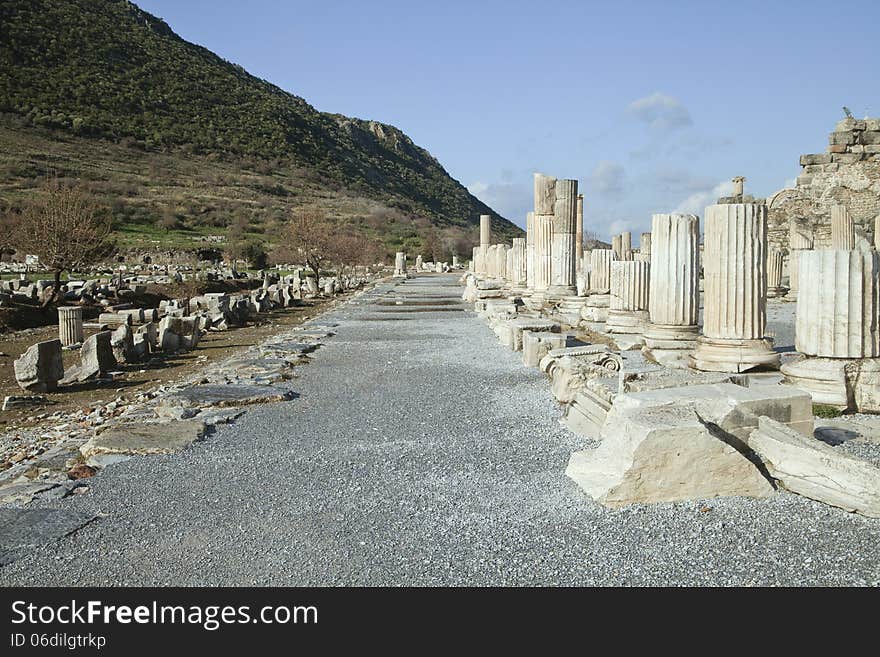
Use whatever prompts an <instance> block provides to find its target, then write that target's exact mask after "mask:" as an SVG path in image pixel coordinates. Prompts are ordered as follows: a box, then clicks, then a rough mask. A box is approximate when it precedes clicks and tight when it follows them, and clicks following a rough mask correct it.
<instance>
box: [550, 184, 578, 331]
mask: <svg viewBox="0 0 880 657" xmlns="http://www.w3.org/2000/svg"><path fill="white" fill-rule="evenodd" d="M554 208H555V209H554V212H553V236H552V243H551V247H550V252H551V255H552V258H551V281H550V291H549V293H550V294H551V295H552V296H553V297H554V298H556V299H560V300H561V299H563V298H564V297H574V298H575V299H579V297H577V286H576V285H575V272H576V268H577V261H576V259H575V258H576V252H577V249H576V247H575V235H576V233H577V180H557V181H556V202H555V204H554ZM577 303H578V305H577V308H576V309H573V310H575V316H578V317H579V315H580V305H581V304H582V303H583V302H582V301H578V302H577Z"/></svg>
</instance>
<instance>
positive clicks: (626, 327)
mask: <svg viewBox="0 0 880 657" xmlns="http://www.w3.org/2000/svg"><path fill="white" fill-rule="evenodd" d="M648 321H649V316H648V311H646V310H614V309H609V310H608V322H607V323H606V325H605V332H606V333H608V334H609V335H610V336H611V337H612V338H613V339H614V342H616V343H617V348H618V349H620V350H621V351H628V350H630V349H634V348H635V347H640V346H641V345H643V344H645V338H644V337H643V335H642V334H643V333H644V331H645V327H646V326H647V325H648Z"/></svg>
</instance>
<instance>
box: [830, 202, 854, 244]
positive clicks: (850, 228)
mask: <svg viewBox="0 0 880 657" xmlns="http://www.w3.org/2000/svg"><path fill="white" fill-rule="evenodd" d="M855 246H856V227H855V224H854V223H853V220H852V217H850V216H849V211H848V210H847V209H846V206H845V205H832V206H831V248H832V249H840V250H844V251H849V250H850V249H854V248H855Z"/></svg>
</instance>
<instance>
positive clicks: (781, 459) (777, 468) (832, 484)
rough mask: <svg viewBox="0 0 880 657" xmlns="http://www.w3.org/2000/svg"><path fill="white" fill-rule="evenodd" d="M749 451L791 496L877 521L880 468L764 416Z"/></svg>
mask: <svg viewBox="0 0 880 657" xmlns="http://www.w3.org/2000/svg"><path fill="white" fill-rule="evenodd" d="M749 447H750V448H752V449H753V450H754V451H755V452H756V453H757V454H758V456H759V457H760V458H761V460H762V461H763V463H764V465H765V467H766V468H767V471H768V472H769V473H770V476H771V477H773V478H774V479H776V480H777V481H779V482H780V483H781V484H782V486H784V487H785V488H786V489H788V490H790V491H792V492H793V493H797V494H799V495H803V496H804V497H809V498H810V499H813V500H816V501H818V502H823V503H825V504H830V505H831V506H836V507H839V508H841V509H846V510H847V511H855V512H856V513H860V514H862V515H865V516H869V517H871V518H880V468H877V467H876V466H874V465H872V464H870V463H868V462H866V461H863V460H861V459H857V458H855V457H852V456H849V455H847V454H843V453H841V452H840V451H838V450H835V449H834V448H832V447H829V446H828V445H826V444H824V443H823V442H821V441H819V440H816V439H815V438H809V437H807V436H804V435H803V434H800V433H798V432H797V431H794V430H792V429H791V428H790V427H787V426H786V425H784V424H782V423H780V422H777V421H775V420H772V419H770V418H764V417H762V418H760V420H759V422H758V429H757V431H754V432H753V433H752V434H751V436H750V437H749Z"/></svg>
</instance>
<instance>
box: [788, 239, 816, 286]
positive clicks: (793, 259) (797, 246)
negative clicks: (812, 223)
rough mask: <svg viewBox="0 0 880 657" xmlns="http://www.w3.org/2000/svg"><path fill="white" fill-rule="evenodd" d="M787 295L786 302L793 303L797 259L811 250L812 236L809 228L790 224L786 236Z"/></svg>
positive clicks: (796, 279)
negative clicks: (787, 247)
mask: <svg viewBox="0 0 880 657" xmlns="http://www.w3.org/2000/svg"><path fill="white" fill-rule="evenodd" d="M788 244H789V251H788V294H786V295H785V298H786V300H788V301H795V300H796V299H797V292H798V259H799V258H800V254H801V253H803V252H804V251H809V250H810V249H812V248H813V236H812V234H811V233H810V232H809V228H800V227H798V226H797V225H796V224H794V223H792V224H791V227H790V230H789V236H788Z"/></svg>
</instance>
